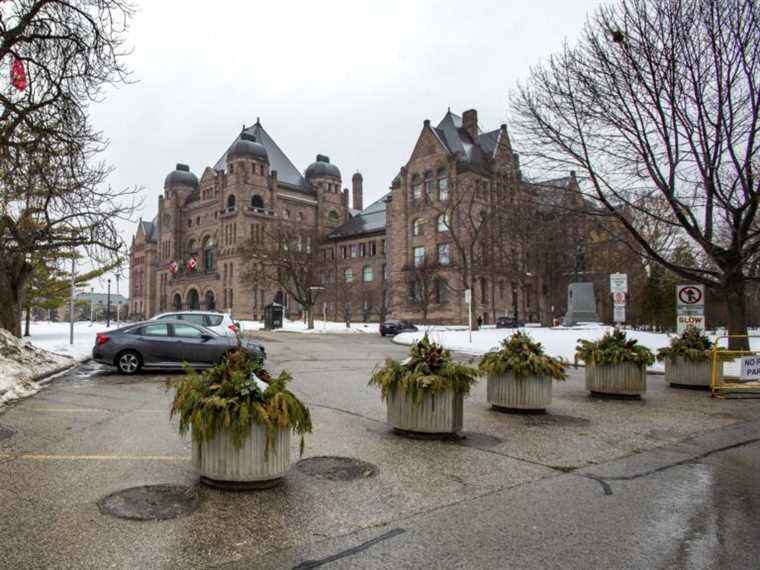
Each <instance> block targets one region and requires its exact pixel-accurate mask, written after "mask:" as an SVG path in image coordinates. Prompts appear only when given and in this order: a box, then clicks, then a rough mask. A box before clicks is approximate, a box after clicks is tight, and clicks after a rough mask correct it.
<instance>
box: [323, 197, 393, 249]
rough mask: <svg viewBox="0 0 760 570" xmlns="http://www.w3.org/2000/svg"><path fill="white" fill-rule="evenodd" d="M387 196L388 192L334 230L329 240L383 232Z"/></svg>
mask: <svg viewBox="0 0 760 570" xmlns="http://www.w3.org/2000/svg"><path fill="white" fill-rule="evenodd" d="M389 196H390V192H389V193H388V194H386V195H385V196H383V197H382V198H380V199H379V200H375V201H374V202H372V204H370V205H369V206H367V207H366V208H365V209H364V210H363V211H362V212H361V214H359V215H357V216H354V217H352V218H351V219H350V220H348V221H347V222H346V223H345V224H343V225H342V226H339V227H338V228H336V229H334V230H333V231H332V232H330V233H329V234H328V235H327V237H328V238H329V239H343V238H349V237H356V236H361V235H366V234H372V233H377V232H382V231H384V230H385V204H386V201H387V199H388V197H389Z"/></svg>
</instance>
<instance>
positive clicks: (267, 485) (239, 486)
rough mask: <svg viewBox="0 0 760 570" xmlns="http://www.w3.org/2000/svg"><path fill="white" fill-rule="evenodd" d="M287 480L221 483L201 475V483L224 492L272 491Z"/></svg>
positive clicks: (282, 478) (279, 478) (280, 478)
mask: <svg viewBox="0 0 760 570" xmlns="http://www.w3.org/2000/svg"><path fill="white" fill-rule="evenodd" d="M284 480H285V478H284V477H278V478H277V479H267V480H264V481H220V480H218V479H210V478H208V477H204V476H203V475H201V483H203V484H204V485H207V486H208V487H213V488H214V489H221V490H222V491H258V490H261V489H271V488H272V487H277V486H278V485H281V484H282V482H283V481H284Z"/></svg>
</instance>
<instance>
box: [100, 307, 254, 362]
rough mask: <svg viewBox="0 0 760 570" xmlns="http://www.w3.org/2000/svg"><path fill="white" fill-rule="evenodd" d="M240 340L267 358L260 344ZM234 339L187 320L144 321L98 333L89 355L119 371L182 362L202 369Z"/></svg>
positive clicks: (234, 342)
mask: <svg viewBox="0 0 760 570" xmlns="http://www.w3.org/2000/svg"><path fill="white" fill-rule="evenodd" d="M241 342H242V347H243V348H244V349H245V350H247V351H248V353H249V354H250V355H251V356H252V357H253V358H260V359H262V360H264V359H266V352H265V350H264V347H263V346H261V345H260V344H258V343H255V342H251V341H247V340H243V341H241ZM237 343H238V341H237V339H236V338H235V337H230V336H225V335H219V334H217V333H215V332H214V331H212V330H210V329H208V328H206V327H202V326H200V325H196V324H193V323H189V322H187V321H179V320H177V321H160V322H156V321H145V322H141V323H135V324H131V325H129V326H126V327H122V328H120V329H116V330H113V331H107V332H102V333H97V335H96V337H95V346H94V347H93V349H92V358H93V360H95V361H96V362H100V363H102V364H108V365H111V366H116V368H118V369H119V372H121V373H122V374H136V373H137V372H139V371H140V370H141V369H142V368H146V369H147V368H160V369H169V370H170V369H177V368H181V367H182V364H183V363H185V362H186V363H188V364H189V365H190V366H191V367H192V368H195V369H203V368H209V367H211V366H214V365H215V364H218V363H219V362H220V361H221V360H222V359H223V358H224V357H225V356H226V354H227V353H228V352H229V351H230V350H232V349H233V348H235V347H236V346H237Z"/></svg>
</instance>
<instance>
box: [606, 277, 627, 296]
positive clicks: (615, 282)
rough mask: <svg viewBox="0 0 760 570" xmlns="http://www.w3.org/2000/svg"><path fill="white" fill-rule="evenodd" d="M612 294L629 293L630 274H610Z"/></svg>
mask: <svg viewBox="0 0 760 570" xmlns="http://www.w3.org/2000/svg"><path fill="white" fill-rule="evenodd" d="M610 293H628V274H627V273H611V274H610Z"/></svg>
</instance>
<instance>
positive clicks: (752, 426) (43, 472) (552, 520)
mask: <svg viewBox="0 0 760 570" xmlns="http://www.w3.org/2000/svg"><path fill="white" fill-rule="evenodd" d="M257 336H258V338H260V339H261V340H262V342H263V343H264V344H265V346H266V348H267V352H268V354H269V358H270V360H269V365H270V367H271V368H272V369H274V370H275V371H277V370H280V369H282V368H286V369H288V370H290V371H291V372H292V373H293V375H294V377H295V380H294V383H293V388H294V390H295V391H296V392H297V393H298V394H299V396H300V397H301V398H302V399H304V400H305V401H306V402H308V403H309V405H310V406H311V409H312V414H313V418H314V426H315V430H314V433H313V434H312V435H311V436H309V437H308V439H307V447H306V451H305V454H304V458H305V459H308V458H315V457H329V458H351V459H357V460H361V461H363V462H365V464H369V467H368V469H365V470H360V471H359V472H357V474H355V475H356V476H355V477H354V478H352V477H342V476H335V477H330V476H329V474H328V476H326V475H325V472H321V471H320V470H319V469H313V468H312V467H309V466H310V465H311V466H313V465H316V463H314V462H312V463H303V464H299V463H296V462H297V461H298V460H299V458H298V457H297V446H293V453H294V458H293V459H294V467H293V468H291V471H290V473H289V475H288V478H287V480H286V482H285V484H284V485H283V486H281V487H278V488H275V489H271V490H266V491H259V492H249V493H230V492H222V491H217V490H212V489H207V488H204V487H201V486H200V485H198V482H197V477H196V475H195V474H194V473H193V470H192V468H191V465H190V444H189V441H187V440H183V439H181V438H180V437H179V436H178V435H177V433H176V425H175V424H174V423H171V422H170V421H169V412H168V410H169V402H170V399H171V394H170V393H169V392H167V390H166V388H165V386H164V380H165V379H166V378H167V375H166V374H151V373H144V374H140V375H138V376H135V377H124V376H120V375H118V374H116V373H115V372H114V371H112V370H109V369H104V368H101V367H100V366H99V365H94V364H88V365H85V366H83V367H82V368H80V369H79V370H77V371H74V372H72V373H70V374H68V375H67V376H66V377H64V378H61V379H59V380H57V381H56V382H54V383H53V384H52V385H50V386H49V387H48V388H46V389H45V390H43V391H42V392H40V393H39V394H38V395H37V396H35V397H33V398H30V399H27V400H24V401H21V402H19V403H18V404H16V405H14V406H12V407H10V408H8V409H7V410H6V411H5V412H3V413H1V414H0V505H2V506H0V541H1V542H0V543H1V544H2V548H1V549H0V565H2V567H24V568H41V567H56V568H68V567H71V568H78V567H90V568H108V567H114V568H136V567H144V568H156V567H166V568H170V567H179V566H183V567H208V566H222V567H231V568H234V567H240V568H253V567H255V568H270V567H271V568H293V567H301V568H311V567H317V566H325V567H330V568H333V567H335V568H339V567H345V568H348V567H379V568H380V567H382V568H386V567H387V568H399V567H430V566H432V565H436V566H439V567H442V568H449V567H476V568H489V567H490V568H504V567H530V566H538V567H563V568H568V567H570V568H576V567H577V568H589V567H623V566H627V567H640V568H652V567H663V568H664V567H690V568H692V567H705V568H708V567H723V568H752V567H757V562H758V559H759V558H760V554H758V549H757V547H756V546H755V545H756V544H757V543H758V538H760V529H758V527H757V524H756V523H757V518H756V513H757V512H760V510H758V509H760V489H759V488H758V484H757V472H758V469H759V468H760V443H759V442H760V402H758V401H757V400H728V401H717V400H711V399H710V398H709V395H708V394H706V393H705V392H699V391H692V390H675V389H671V388H668V387H667V386H665V384H664V381H663V378H662V376H650V377H649V379H648V381H649V388H648V392H647V394H646V396H645V398H644V399H643V400H641V401H621V400H601V399H595V398H589V397H588V395H587V393H586V391H585V389H584V385H583V371H582V369H581V370H578V371H572V372H571V374H570V379H569V380H568V381H567V382H564V383H557V384H555V387H554V400H553V404H552V406H551V407H550V409H549V413H547V414H544V415H507V414H502V413H498V412H494V411H492V410H490V409H489V407H488V405H487V404H486V401H485V382H481V383H479V385H478V386H477V387H476V388H475V390H474V391H473V393H472V394H471V396H470V397H469V398H468V399H467V400H466V401H465V420H464V425H465V428H464V429H465V434H464V435H465V436H466V437H465V438H464V439H462V440H459V441H452V442H442V441H421V440H410V439H405V438H402V437H399V436H397V435H395V434H393V433H392V432H391V431H390V430H389V428H388V426H387V425H386V424H385V422H384V405H383V403H382V402H381V401H380V397H379V394H378V392H377V391H376V390H374V389H372V388H370V387H368V386H367V381H368V379H369V375H370V373H371V371H372V369H373V368H374V367H375V366H376V365H377V364H379V363H381V362H382V361H383V359H385V358H387V357H394V358H399V357H402V356H403V355H404V354H405V353H406V349H405V347H400V346H397V345H394V344H393V343H392V342H391V341H390V339H381V338H380V337H379V336H375V335H364V334H354V335H329V334H314V335H303V334H296V333H285V332H276V333H260V334H258V335H257ZM459 357H460V358H463V359H467V357H466V356H464V355H459ZM325 464H328V465H329V461H328V462H326V463H325ZM333 474H334V473H333ZM158 484H175V485H185V486H188V487H190V489H191V491H192V492H193V493H194V495H195V496H196V497H197V499H198V501H197V508H196V510H194V511H193V512H192V513H190V514H188V515H187V516H183V517H179V518H175V519H172V520H164V521H151V522H145V521H133V520H124V519H119V518H114V517H112V516H110V515H108V514H104V513H103V512H101V509H100V508H99V506H98V502H99V501H101V500H102V499H103V498H104V497H106V496H108V495H109V494H111V493H114V492H116V491H119V490H122V489H126V488H130V487H137V486H143V485H158ZM590 545H596V547H595V548H594V549H593V550H592V549H591V548H590ZM621 561H623V563H622V564H621Z"/></svg>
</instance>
